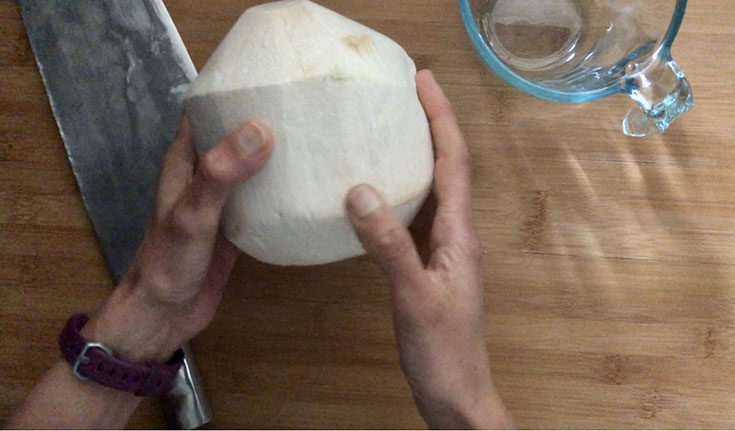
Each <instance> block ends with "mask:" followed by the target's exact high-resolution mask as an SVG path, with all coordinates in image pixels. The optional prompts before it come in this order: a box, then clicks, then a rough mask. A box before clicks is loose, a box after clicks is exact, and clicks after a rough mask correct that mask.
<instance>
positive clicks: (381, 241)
mask: <svg viewBox="0 0 735 431" xmlns="http://www.w3.org/2000/svg"><path fill="white" fill-rule="evenodd" d="M411 247H413V244H412V243H411V237H410V236H409V235H408V234H407V233H406V231H405V230H404V229H403V228H402V227H401V226H395V227H392V228H390V229H387V230H385V231H383V232H381V233H380V234H379V235H378V236H377V238H376V240H375V248H376V249H377V250H378V252H379V253H380V254H381V255H382V256H383V257H384V258H386V259H388V260H395V259H397V258H399V257H400V256H402V255H404V254H406V253H408V252H409V251H410V250H411Z"/></svg>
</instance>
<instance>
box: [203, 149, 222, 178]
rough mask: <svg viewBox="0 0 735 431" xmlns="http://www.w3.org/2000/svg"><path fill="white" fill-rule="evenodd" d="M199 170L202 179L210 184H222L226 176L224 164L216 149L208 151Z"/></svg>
mask: <svg viewBox="0 0 735 431" xmlns="http://www.w3.org/2000/svg"><path fill="white" fill-rule="evenodd" d="M199 170H200V174H201V176H202V179H204V180H205V181H207V182H210V183H221V182H224V181H225V179H226V176H227V170H226V169H225V163H223V162H222V157H221V156H220V154H219V152H218V151H217V150H216V149H214V150H211V151H209V152H208V153H206V154H205V155H204V156H203V157H202V160H201V163H200V164H199Z"/></svg>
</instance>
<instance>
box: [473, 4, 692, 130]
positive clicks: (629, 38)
mask: <svg viewBox="0 0 735 431" xmlns="http://www.w3.org/2000/svg"><path fill="white" fill-rule="evenodd" d="M686 4H687V0H459V5H460V10H461V12H462V18H463V20H464V24H465V27H466V28H467V31H468V33H469V35H470V38H471V39H472V42H473V43H474V45H475V47H476V48H477V50H478V51H479V53H480V55H481V56H482V58H483V60H484V61H485V63H487V65H488V66H490V68H491V69H492V70H493V71H494V72H495V73H496V74H498V75H499V76H500V77H501V78H503V79H504V80H506V81H507V82H508V83H510V84H512V85H514V86H515V87H517V88H519V89H521V90H523V91H525V92H527V93H529V94H532V95H534V96H537V97H541V98H543V99H547V100H551V101H555V102H566V103H583V102H589V101H592V100H597V99H601V98H604V97H607V96H611V95H613V94H619V93H624V94H628V95H629V96H630V97H631V98H632V99H633V100H634V101H636V103H637V104H638V107H637V108H634V109H633V110H631V111H630V112H628V114H627V115H626V117H625V119H624V120H623V133H625V134H626V135H628V136H649V135H653V134H657V133H661V132H663V131H665V130H666V129H667V128H668V127H669V125H671V123H672V122H673V121H674V120H676V119H677V118H678V117H679V116H681V115H682V114H684V113H685V112H687V111H688V110H690V109H691V108H692V106H693V105H694V98H693V96H692V92H691V88H690V86H689V82H688V81H687V79H686V77H685V76H684V73H683V72H682V71H681V70H680V69H679V67H678V66H677V64H676V62H675V61H674V60H673V59H672V57H671V45H672V43H673V42H674V39H675V38H676V34H677V32H678V31H679V27H680V26H681V22H682V19H683V18H684V11H685V9H686Z"/></svg>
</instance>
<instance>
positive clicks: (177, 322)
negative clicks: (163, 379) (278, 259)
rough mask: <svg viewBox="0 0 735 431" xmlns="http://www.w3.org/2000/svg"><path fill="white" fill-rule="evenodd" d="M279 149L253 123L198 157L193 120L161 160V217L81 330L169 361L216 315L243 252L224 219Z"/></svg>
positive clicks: (143, 356)
mask: <svg viewBox="0 0 735 431" xmlns="http://www.w3.org/2000/svg"><path fill="white" fill-rule="evenodd" d="M272 148H273V137H272V134H271V132H270V129H269V128H268V127H267V126H265V125H263V124H260V123H254V122H251V123H248V124H246V125H245V126H243V127H242V128H240V129H238V130H236V131H234V132H233V133H232V134H231V135H229V136H228V137H227V138H225V140H224V141H223V142H222V143H220V144H219V145H217V146H216V147H214V148H213V149H212V150H210V151H209V152H208V153H206V154H205V155H204V156H203V157H202V158H201V159H200V160H199V161H198V162H197V161H196V155H195V153H194V149H193V143H192V138H191V134H190V130H189V124H188V121H187V120H186V119H184V120H183V121H182V124H181V127H180V129H179V133H178V135H177V137H176V139H175V140H174V142H173V143H172V144H171V147H170V148H169V151H168V153H167V154H166V157H165V159H164V162H163V169H162V172H161V178H160V183H159V189H158V197H157V202H156V208H155V217H154V220H153V221H152V223H151V225H150V226H149V228H148V231H147V232H146V235H145V238H144V240H143V242H142V244H141V246H140V248H139V249H138V252H137V253H136V256H135V258H134V259H133V262H132V264H131V266H130V269H129V270H128V272H127V274H126V275H125V276H124V277H123V279H122V280H121V281H120V284H119V286H118V287H117V288H116V289H115V291H114V292H113V294H112V296H111V297H110V299H109V300H108V301H107V302H106V303H105V304H104V306H103V307H102V309H101V310H100V311H99V312H98V313H97V314H96V315H94V316H93V317H92V318H91V319H90V321H89V323H87V325H85V327H84V329H83V330H82V334H83V335H84V336H85V337H86V338H87V339H89V340H92V341H97V342H101V343H104V344H106V345H107V346H109V347H110V348H112V349H113V350H115V351H116V352H118V353H119V354H120V355H121V356H122V357H124V358H126V359H129V360H135V361H149V360H152V361H158V362H165V361H166V360H168V359H169V358H170V357H171V356H172V355H173V353H174V352H175V351H176V350H177V349H178V348H179V347H180V346H181V345H182V344H184V343H185V342H186V341H188V340H189V339H191V338H192V337H194V336H195V335H196V334H198V333H199V332H201V331H202V330H204V329H205V328H206V327H207V326H208V325H209V323H210V322H211V321H212V318H213V317H214V313H215V311H216V310H217V307H218V305H219V302H220V299H221V297H222V291H223V289H224V286H225V284H226V282H227V279H228V277H229V275H230V272H231V270H232V267H233V266H234V264H235V260H236V258H237V254H238V252H237V249H236V248H235V246H234V245H232V243H230V242H229V241H228V240H227V239H225V238H224V236H222V234H221V232H220V231H219V222H220V217H221V214H222V209H223V207H224V205H225V202H226V201H227V197H228V196H229V194H230V192H231V191H232V189H233V187H235V186H236V185H237V184H239V183H241V182H243V181H245V180H247V179H248V178H250V177H251V176H253V175H254V174H255V173H257V172H258V171H259V170H260V169H261V168H262V167H263V166H264V165H265V163H266V161H267V160H268V157H269V156H270V153H271V150H272Z"/></svg>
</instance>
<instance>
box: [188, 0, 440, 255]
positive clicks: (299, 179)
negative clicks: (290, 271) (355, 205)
mask: <svg viewBox="0 0 735 431" xmlns="http://www.w3.org/2000/svg"><path fill="white" fill-rule="evenodd" d="M415 77H416V67H415V65H414V63H413V61H412V60H411V59H410V58H409V56H408V55H407V54H406V52H405V51H404V50H403V49H402V48H401V47H400V46H399V45H398V44H396V43H395V42H393V41H392V40H390V39H389V38H387V37H386V36H384V35H382V34H380V33H378V32H376V31H374V30H372V29H370V28H368V27H366V26H364V25H362V24H359V23H357V22H355V21H352V20H350V19H348V18H345V17H343V16H341V15H339V14H337V13H335V12H333V11H330V10H329V9H326V8H324V7H322V6H319V5H317V4H315V3H313V2H311V1H308V0H285V1H278V2H274V3H267V4H264V5H260V6H257V7H253V8H251V9H248V10H247V11H246V12H245V13H244V14H243V15H242V16H241V17H240V19H239V20H238V21H237V23H236V24H235V26H234V27H233V28H232V29H231V30H230V32H229V33H228V34H227V36H226V37H225V39H224V40H223V41H222V43H221V44H220V46H219V47H218V48H217V50H216V51H215V52H214V54H213V55H212V57H211V58H210V59H209V61H208V62H207V64H206V65H205V67H204V68H203V69H202V71H201V73H200V75H199V77H198V78H197V80H196V81H195V82H194V83H193V85H192V87H191V89H190V91H189V94H188V95H187V97H186V100H185V106H186V111H187V115H188V116H189V119H190V122H191V127H192V133H193V135H194V139H195V141H196V146H197V151H198V152H199V153H200V154H202V153H204V152H206V151H207V150H208V149H210V148H212V147H214V146H215V145H217V144H218V143H219V142H220V141H221V140H222V139H223V138H224V137H225V136H226V135H227V134H228V133H230V132H231V131H232V130H235V129H236V128H237V127H238V126H240V125H242V124H243V123H246V122H247V121H250V120H260V121H264V122H266V123H268V124H269V125H270V126H271V128H272V130H273V136H274V139H275V145H274V149H273V153H272V155H271V158H270V160H269V161H268V163H267V164H266V166H265V167H264V168H263V170H262V171H261V172H259V173H258V174H257V175H256V176H254V177H253V178H251V179H249V180H248V181H247V182H245V183H243V184H242V185H240V186H238V187H237V188H236V190H235V191H234V192H233V194H232V196H231V197H230V199H229V201H228V203H227V206H226V208H225V211H224V214H223V229H224V232H225V236H226V237H227V238H228V239H229V240H230V241H232V242H233V243H234V244H235V245H237V246H238V248H240V249H241V250H243V251H244V252H245V253H248V254H250V255H251V256H253V257H255V258H256V259H258V260H261V261H263V262H267V263H272V264H277V265H315V264H323V263H329V262H334V261H338V260H341V259H345V258H349V257H353V256H356V255H360V254H362V253H364V251H363V249H362V247H361V245H360V243H359V241H358V240H357V238H356V236H355V234H354V233H353V230H352V228H351V226H350V224H349V221H348V220H347V217H346V214H345V208H344V198H345V195H346V193H347V191H348V190H349V189H350V188H351V187H353V186H355V185H357V184H361V183H369V184H371V185H373V186H374V187H375V188H376V189H378V190H380V191H381V192H382V193H383V195H384V197H385V199H386V201H387V202H388V203H389V204H390V205H391V206H393V207H394V208H395V210H396V211H397V213H398V214H399V216H400V218H401V219H402V220H403V221H405V222H406V223H409V222H410V221H411V220H412V219H413V217H414V216H415V215H416V213H417V212H418V210H419V208H420V207H421V204H422V203H423V201H424V200H425V198H426V196H427V194H428V191H429V188H430V185H431V181H432V172H433V153H432V146H431V134H430V132H429V126H428V121H427V119H426V115H425V114H424V111H423V109H422V107H421V104H420V102H419V99H418V96H417V94H416V82H415Z"/></svg>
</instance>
